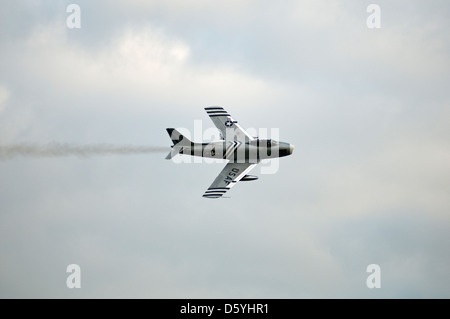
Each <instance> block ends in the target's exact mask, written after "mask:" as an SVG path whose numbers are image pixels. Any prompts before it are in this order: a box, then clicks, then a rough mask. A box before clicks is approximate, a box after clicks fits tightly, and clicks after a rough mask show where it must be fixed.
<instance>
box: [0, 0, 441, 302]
mask: <svg viewBox="0 0 450 319" xmlns="http://www.w3.org/2000/svg"><path fill="white" fill-rule="evenodd" d="M70 3H71V1H44V0H42V1H37V0H36V1H31V0H30V1H14V0H3V1H2V4H1V7H0V145H11V144H15V143H24V142H26V143H36V144H45V143H49V142H60V143H73V144H76V145H85V144H96V143H110V144H117V145H150V146H167V147H168V148H169V146H170V145H171V142H170V139H169V137H168V135H167V133H166V131H165V128H166V127H179V128H181V127H182V128H186V129H189V130H191V131H192V132H193V131H194V121H195V120H202V126H203V130H206V129H208V128H210V127H213V124H212V122H211V121H210V119H209V118H208V116H207V114H206V112H205V111H204V109H203V108H204V107H206V106H213V105H220V106H223V107H224V108H225V109H226V110H227V111H229V112H230V113H231V114H232V115H233V117H234V118H235V119H236V120H238V121H239V123H240V124H241V125H242V126H243V127H246V128H255V129H258V128H268V129H270V128H277V129H279V133H280V134H279V139H280V140H282V141H286V142H290V143H293V144H294V145H295V146H296V149H295V151H294V154H293V155H292V156H290V157H286V158H282V159H281V160H280V162H279V164H280V165H279V170H278V172H277V173H276V174H269V175H267V174H266V175H261V174H260V171H259V169H255V170H254V171H253V172H254V173H256V175H259V177H260V179H259V180H258V181H256V182H248V183H239V184H238V185H237V186H236V187H235V188H233V189H232V190H231V191H230V192H229V195H230V197H231V198H229V199H220V200H207V199H204V198H202V196H201V195H202V194H203V192H204V191H205V189H206V188H207V187H208V186H209V185H210V184H211V183H212V181H213V180H214V178H215V177H216V175H217V174H218V173H219V172H220V170H221V169H222V167H223V165H224V164H206V163H204V164H194V163H193V164H188V163H186V164H176V163H173V162H171V161H166V160H164V157H165V156H166V154H165V153H157V154H147V155H127V156H125V155H122V156H121V155H109V156H91V157H87V158H79V157H71V156H68V157H54V158H28V157H15V158H10V159H7V160H6V159H4V160H0V297H2V298H16V297H23V298H55V297H56V298H109V297H111V298H128V297H133V298H432V297H437V298H449V297H450V288H449V287H450V271H449V269H450V268H449V265H450V251H449V244H450V215H449V214H450V196H449V194H450V125H449V122H450V94H449V83H450V76H449V71H450V41H449V40H450V31H449V30H450V22H449V19H448V17H449V16H450V5H449V3H448V1H446V0H445V1H444V0H442V1H438V0H434V1H418V0H417V1H415V0H414V1H411V0H410V1H406V0H405V1H400V0H395V1H376V2H374V1H356V0H355V1H353V0H352V1H316V0H314V1H312V0H309V1H306V0H305V1H283V3H279V2H274V1H265V2H263V1H242V0H239V1H234V0H232V1H226V2H223V1H222V2H217V1H190V2H188V1H144V0H142V1H140V0H135V1H118V0H115V1H111V0H109V1H99V0H98V1H82V0H79V1H76V2H74V3H77V4H78V5H80V8H81V28H80V29H69V28H67V26H66V19H67V17H68V16H69V13H66V7H67V6H68V5H69V4H70ZM370 3H377V4H379V5H380V7H381V28H380V29H369V28H368V27H367V25H366V19H367V17H368V16H369V13H367V12H366V8H367V6H368V5H369V4H370ZM200 140H201V137H200V136H197V137H196V141H200ZM69 264H78V265H79V266H80V267H81V288H80V289H68V288H67V286H66V278H67V276H68V275H69V274H68V273H66V267H67V266H68V265H69ZM370 264H378V265H380V267H381V288H379V289H369V288H367V286H366V279H367V277H368V275H369V273H367V272H366V267H367V266H368V265H370Z"/></svg>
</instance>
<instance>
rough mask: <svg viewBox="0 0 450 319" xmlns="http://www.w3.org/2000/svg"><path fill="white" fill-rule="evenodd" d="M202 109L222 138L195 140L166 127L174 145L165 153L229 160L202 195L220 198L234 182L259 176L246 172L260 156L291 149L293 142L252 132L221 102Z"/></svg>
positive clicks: (169, 157) (276, 153) (267, 157)
mask: <svg viewBox="0 0 450 319" xmlns="http://www.w3.org/2000/svg"><path fill="white" fill-rule="evenodd" d="M205 110H206V112H207V113H208V115H209V117H210V118H211V120H212V121H213V122H214V124H215V125H216V127H217V128H218V129H219V131H220V136H221V141H218V142H211V143H194V142H191V141H190V140H189V139H188V138H186V137H185V136H184V135H182V134H181V133H180V132H178V131H177V130H176V129H174V128H168V129H167V132H168V133H169V135H170V138H171V139H172V142H173V144H174V145H173V146H172V151H171V152H170V153H169V155H167V157H166V159H171V158H172V157H174V156H176V155H177V154H185V155H191V156H201V157H209V158H216V159H226V160H228V161H229V162H228V163H227V165H225V168H224V169H223V170H222V171H221V172H220V173H219V175H218V176H217V177H216V179H215V180H214V182H213V183H212V184H211V186H210V187H209V188H208V189H207V190H206V191H205V193H204V194H203V197H205V198H220V197H222V196H223V195H224V194H225V193H226V192H227V191H228V190H229V189H230V188H231V187H233V186H234V185H236V183H237V182H239V181H253V180H256V179H258V177H257V176H253V175H248V173H249V172H250V171H251V170H252V169H253V168H254V167H255V166H256V165H257V164H258V163H259V162H260V161H261V160H262V159H272V158H278V157H283V156H288V155H291V154H292V152H293V151H294V146H293V145H292V144H289V143H284V142H278V141H275V140H273V139H259V138H255V137H253V136H251V135H250V134H248V133H247V132H246V131H245V130H244V129H243V128H242V127H241V126H240V125H239V124H238V122H236V121H235V120H233V118H232V117H231V116H230V114H228V112H227V111H225V110H224V109H223V108H222V107H220V106H214V107H206V108H205Z"/></svg>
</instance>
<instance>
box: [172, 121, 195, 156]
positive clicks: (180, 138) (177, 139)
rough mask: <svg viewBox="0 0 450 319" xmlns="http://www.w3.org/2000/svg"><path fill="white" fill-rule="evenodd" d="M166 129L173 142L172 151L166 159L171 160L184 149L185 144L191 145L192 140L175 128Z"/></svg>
mask: <svg viewBox="0 0 450 319" xmlns="http://www.w3.org/2000/svg"><path fill="white" fill-rule="evenodd" d="M166 130H167V133H169V136H170V139H171V140H172V142H173V146H172V151H171V152H170V153H169V154H168V155H167V156H166V159H167V160H169V159H171V158H172V157H174V156H176V155H177V154H179V153H181V152H182V151H183V146H191V144H192V142H191V141H190V140H189V139H188V138H187V137H186V136H184V135H183V134H181V133H180V132H179V131H177V130H176V129H174V128H167V129H166Z"/></svg>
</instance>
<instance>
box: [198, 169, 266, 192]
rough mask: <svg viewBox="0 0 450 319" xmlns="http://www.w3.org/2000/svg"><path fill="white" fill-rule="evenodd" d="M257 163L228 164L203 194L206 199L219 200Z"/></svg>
mask: <svg viewBox="0 0 450 319" xmlns="http://www.w3.org/2000/svg"><path fill="white" fill-rule="evenodd" d="M256 165H257V163H232V162H230V163H228V164H227V165H225V167H224V169H223V170H222V171H221V172H220V174H219V175H218V176H217V177H216V179H215V180H214V182H213V183H212V184H211V186H209V188H208V190H207V191H206V192H205V193H204V194H203V197H206V198H220V197H222V196H223V194H225V193H226V192H227V191H228V190H229V189H230V188H231V187H233V186H234V185H236V183H237V182H239V181H240V180H241V179H242V178H243V177H244V176H245V175H246V174H248V172H250V170H252V169H253V168H254V167H255V166H256Z"/></svg>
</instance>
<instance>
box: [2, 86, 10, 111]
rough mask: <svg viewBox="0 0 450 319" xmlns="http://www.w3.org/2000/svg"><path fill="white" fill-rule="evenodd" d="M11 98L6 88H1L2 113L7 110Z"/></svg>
mask: <svg viewBox="0 0 450 319" xmlns="http://www.w3.org/2000/svg"><path fill="white" fill-rule="evenodd" d="M9 96H10V93H9V91H8V90H7V89H6V88H5V87H2V86H0V113H2V112H3V110H4V109H5V107H6V103H7V102H8V99H9Z"/></svg>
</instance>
